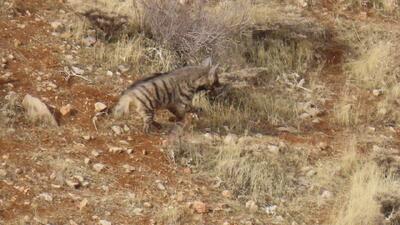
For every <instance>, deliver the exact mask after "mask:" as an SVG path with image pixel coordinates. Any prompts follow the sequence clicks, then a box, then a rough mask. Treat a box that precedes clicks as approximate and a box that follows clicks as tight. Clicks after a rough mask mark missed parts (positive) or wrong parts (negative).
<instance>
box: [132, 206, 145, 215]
mask: <svg viewBox="0 0 400 225" xmlns="http://www.w3.org/2000/svg"><path fill="white" fill-rule="evenodd" d="M142 212H143V209H142V208H134V209H133V214H135V215H138V216H139V215H142Z"/></svg>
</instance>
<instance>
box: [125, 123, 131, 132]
mask: <svg viewBox="0 0 400 225" xmlns="http://www.w3.org/2000/svg"><path fill="white" fill-rule="evenodd" d="M130 130H131V129H130V128H129V127H128V125H126V124H124V131H125V132H128V131H130Z"/></svg>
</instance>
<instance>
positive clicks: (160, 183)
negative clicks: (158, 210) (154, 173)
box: [156, 180, 165, 191]
mask: <svg viewBox="0 0 400 225" xmlns="http://www.w3.org/2000/svg"><path fill="white" fill-rule="evenodd" d="M156 184H157V188H158V189H159V190H161V191H165V186H164V184H163V183H162V182H161V181H160V180H156Z"/></svg>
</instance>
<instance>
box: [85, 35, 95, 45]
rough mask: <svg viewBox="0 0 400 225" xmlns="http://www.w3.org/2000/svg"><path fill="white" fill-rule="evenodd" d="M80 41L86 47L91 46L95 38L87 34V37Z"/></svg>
mask: <svg viewBox="0 0 400 225" xmlns="http://www.w3.org/2000/svg"><path fill="white" fill-rule="evenodd" d="M82 42H83V44H84V45H85V46H86V47H91V46H93V45H94V44H96V42H97V39H96V37H93V36H87V37H85V38H83V40H82Z"/></svg>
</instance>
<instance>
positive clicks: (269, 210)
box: [265, 205, 278, 215]
mask: <svg viewBox="0 0 400 225" xmlns="http://www.w3.org/2000/svg"><path fill="white" fill-rule="evenodd" d="M277 208H278V206H277V205H270V206H267V207H265V212H266V213H267V214H269V215H275V214H276V209H277Z"/></svg>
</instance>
